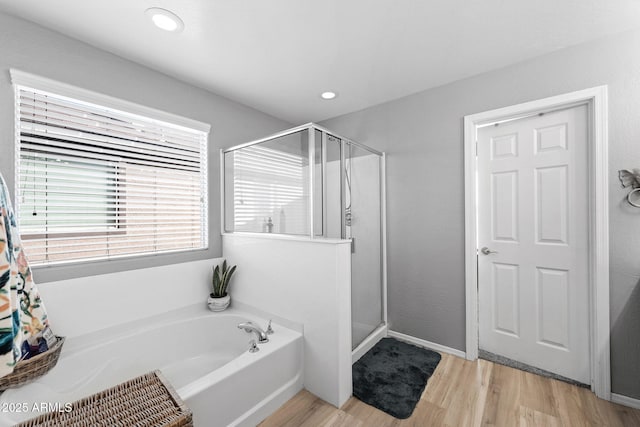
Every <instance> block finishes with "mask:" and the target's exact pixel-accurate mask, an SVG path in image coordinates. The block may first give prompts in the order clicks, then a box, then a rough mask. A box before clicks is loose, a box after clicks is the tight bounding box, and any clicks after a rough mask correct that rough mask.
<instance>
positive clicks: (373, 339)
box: [351, 325, 387, 364]
mask: <svg viewBox="0 0 640 427" xmlns="http://www.w3.org/2000/svg"><path fill="white" fill-rule="evenodd" d="M386 336H387V325H382V326H379V327H378V328H377V329H376V330H375V331H373V332H372V333H371V334H370V335H369V336H368V337H367V338H365V340H364V341H362V342H361V343H360V345H359V346H357V347H356V348H355V349H354V350H353V351H352V352H351V364H354V363H356V362H357V361H358V360H360V358H361V357H362V356H364V355H365V353H366V352H367V351H369V350H371V348H373V346H374V345H376V344H377V343H378V341H380V340H381V339H382V338H384V337H386Z"/></svg>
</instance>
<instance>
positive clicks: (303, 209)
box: [233, 145, 309, 234]
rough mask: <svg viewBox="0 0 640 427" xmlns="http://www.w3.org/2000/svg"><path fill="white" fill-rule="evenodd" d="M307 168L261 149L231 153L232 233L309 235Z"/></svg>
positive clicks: (293, 158)
mask: <svg viewBox="0 0 640 427" xmlns="http://www.w3.org/2000/svg"><path fill="white" fill-rule="evenodd" d="M307 164H308V162H307V159H306V158H305V157H303V156H301V155H299V154H292V153H287V152H285V151H280V150H276V149H272V148H267V147H261V146H260V145H254V146H250V147H247V148H243V149H240V150H236V151H234V152H233V196H234V200H233V205H234V212H233V216H234V231H250V232H258V233H262V232H273V233H282V234H309V214H308V212H309V208H308V206H309V198H308V194H309V192H308V178H307V177H308V174H309V172H308V171H309V168H308V166H307ZM269 222H271V224H272V226H269ZM269 228H271V231H269Z"/></svg>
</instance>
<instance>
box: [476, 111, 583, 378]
mask: <svg viewBox="0 0 640 427" xmlns="http://www.w3.org/2000/svg"><path fill="white" fill-rule="evenodd" d="M586 126H587V107H586V106H579V107H575V108H571V109H567V110H562V111H556V112H552V113H547V114H544V115H541V116H534V117H531V118H525V119H519V120H514V121H511V122H506V123H501V124H499V125H498V126H495V125H492V126H487V127H483V128H480V129H479V130H478V158H477V161H478V246H479V248H483V247H487V249H488V250H490V251H492V252H488V251H486V252H487V254H485V253H483V252H481V251H479V252H478V298H479V324H480V328H479V339H480V348H481V349H483V350H486V351H488V352H491V353H496V354H499V355H502V356H505V357H508V358H510V359H514V360H517V361H519V362H522V363H526V364H528V365H532V366H535V367H538V368H541V369H544V370H547V371H550V372H554V373H556V374H558V375H562V376H565V377H568V378H571V379H574V380H576V381H580V382H583V383H590V377H589V336H588V331H589V318H588V303H589V299H588V258H587V255H588V252H587V243H588V242H587V235H588V233H587V231H588V230H587V219H588V210H587V206H588V204H587V191H588V189H587V187H586V183H587V176H586V171H587V143H588V139H587V132H586Z"/></svg>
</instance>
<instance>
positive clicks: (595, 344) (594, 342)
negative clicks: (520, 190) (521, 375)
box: [464, 85, 611, 400]
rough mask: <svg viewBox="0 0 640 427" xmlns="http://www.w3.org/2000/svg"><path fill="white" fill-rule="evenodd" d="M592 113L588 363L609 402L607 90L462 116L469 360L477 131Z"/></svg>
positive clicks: (470, 349)
mask: <svg viewBox="0 0 640 427" xmlns="http://www.w3.org/2000/svg"><path fill="white" fill-rule="evenodd" d="M582 104H584V105H587V108H588V120H587V126H588V131H587V133H588V135H589V139H588V150H587V151H588V165H587V167H588V169H587V174H588V176H589V180H588V203H589V218H588V227H589V230H588V233H589V237H588V241H589V248H588V257H589V267H588V274H589V350H590V354H589V359H590V367H591V373H590V374H591V375H590V376H591V390H592V391H593V392H594V393H595V394H596V395H597V396H598V397H600V398H602V399H605V400H611V372H610V370H611V367H610V358H611V355H610V349H609V336H610V328H609V322H610V320H609V190H608V173H609V167H608V130H607V117H608V116H607V114H608V112H607V86H606V85H605V86H597V87H594V88H590V89H584V90H580V91H577V92H571V93H567V94H563V95H558V96H553V97H550V98H544V99H539V100H536V101H531V102H525V103H523V104H517V105H512V106H509V107H504V108H498V109H495V110H491V111H485V112H482V113H477V114H471V115H468V116H465V117H464V170H465V300H466V304H465V305H466V358H467V360H476V359H477V358H478V345H479V339H478V255H477V248H478V246H477V243H478V242H477V220H478V215H477V207H478V205H477V197H478V196H477V180H476V173H477V162H476V153H477V129H478V127H480V126H482V125H486V124H488V123H495V122H500V121H506V120H513V119H517V118H524V117H528V116H531V115H536V114H539V113H541V112H547V111H549V110H555V109H559V108H567V107H571V106H577V105H582Z"/></svg>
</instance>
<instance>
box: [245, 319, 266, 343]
mask: <svg viewBox="0 0 640 427" xmlns="http://www.w3.org/2000/svg"><path fill="white" fill-rule="evenodd" d="M238 329H242V330H244V331H245V332H246V333H249V334H250V333H252V332H253V333H254V334H256V338H257V339H258V344H264V343H266V342H269V337H268V336H267V333H266V332H265V331H263V330H262V328H260V327H259V326H256V325H255V324H253V323H252V322H242V323H240V324H239V325H238Z"/></svg>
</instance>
